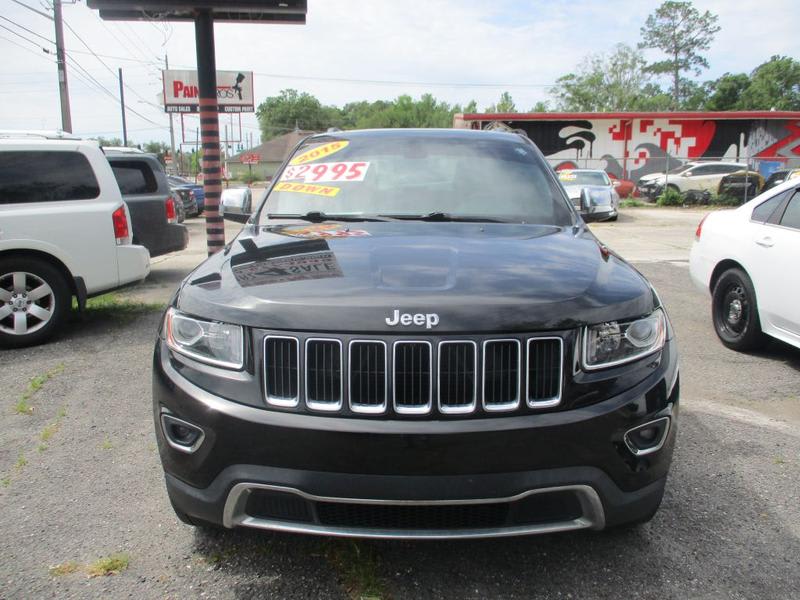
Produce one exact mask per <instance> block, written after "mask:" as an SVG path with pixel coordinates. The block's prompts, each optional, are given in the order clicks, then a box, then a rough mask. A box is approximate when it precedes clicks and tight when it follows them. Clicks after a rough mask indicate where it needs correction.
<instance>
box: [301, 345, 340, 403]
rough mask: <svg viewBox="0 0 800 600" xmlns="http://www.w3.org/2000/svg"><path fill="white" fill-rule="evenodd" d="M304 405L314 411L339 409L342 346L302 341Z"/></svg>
mask: <svg viewBox="0 0 800 600" xmlns="http://www.w3.org/2000/svg"><path fill="white" fill-rule="evenodd" d="M306 404H307V405H308V406H309V408H313V409H316V410H339V409H340V408H341V407H342V342H340V341H339V340H328V339H315V338H310V339H307V340H306Z"/></svg>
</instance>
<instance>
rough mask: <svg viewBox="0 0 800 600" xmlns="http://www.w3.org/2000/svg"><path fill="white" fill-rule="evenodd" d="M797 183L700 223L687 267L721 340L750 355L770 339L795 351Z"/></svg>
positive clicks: (798, 327) (799, 317) (799, 323)
mask: <svg viewBox="0 0 800 600" xmlns="http://www.w3.org/2000/svg"><path fill="white" fill-rule="evenodd" d="M799 258H800V179H795V180H790V181H786V182H784V183H782V184H780V185H779V186H777V187H775V188H773V189H771V190H769V191H768V192H765V193H763V194H761V195H760V196H757V197H756V198H754V199H753V200H751V201H750V202H748V203H747V204H744V205H742V206H740V207H739V208H737V209H735V210H723V211H716V212H712V213H710V214H708V215H707V216H706V217H704V218H703V220H702V221H701V222H700V225H698V227H697V233H696V235H695V242H694V245H693V246H692V252H691V256H690V261H689V269H690V273H691V277H692V280H693V281H694V283H695V284H696V285H697V286H698V287H699V288H700V289H701V290H703V291H705V292H707V293H709V292H710V293H711V318H712V321H713V323H714V329H715V330H716V332H717V335H718V336H719V338H720V340H721V341H722V343H723V344H725V345H726V346H727V347H729V348H733V349H734V350H742V351H745V350H754V349H756V348H758V347H760V346H761V345H763V343H764V341H765V335H764V334H767V335H769V336H772V337H774V338H777V339H779V340H782V341H784V342H786V343H788V344H792V345H793V346H796V347H798V348H800V303H798V298H800V275H798V273H800V268H799V267H798V259H799Z"/></svg>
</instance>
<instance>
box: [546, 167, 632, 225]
mask: <svg viewBox="0 0 800 600" xmlns="http://www.w3.org/2000/svg"><path fill="white" fill-rule="evenodd" d="M558 179H559V181H561V185H563V186H564V189H565V190H566V192H567V196H569V199H570V200H571V201H572V203H573V204H574V206H575V208H577V209H578V210H579V211H580V213H581V216H582V217H583V218H584V220H586V221H616V220H617V218H618V216H619V213H618V210H619V194H617V191H616V190H615V189H614V184H613V183H612V181H611V179H610V178H609V176H608V173H606V172H605V171H603V170H602V169H563V170H561V171H558Z"/></svg>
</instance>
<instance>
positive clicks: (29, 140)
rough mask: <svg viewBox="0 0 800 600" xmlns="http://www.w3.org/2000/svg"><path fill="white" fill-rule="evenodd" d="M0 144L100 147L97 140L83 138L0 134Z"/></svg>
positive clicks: (43, 146) (64, 147)
mask: <svg viewBox="0 0 800 600" xmlns="http://www.w3.org/2000/svg"><path fill="white" fill-rule="evenodd" d="M0 144H2V145H3V146H17V147H19V146H22V147H25V146H28V147H31V148H40V147H41V148H60V149H63V150H67V149H72V150H74V149H75V148H79V147H81V146H83V147H87V146H89V147H92V148H98V149H99V148H100V146H99V145H98V144H97V141H96V140H81V139H71V138H70V139H46V138H37V137H3V136H0Z"/></svg>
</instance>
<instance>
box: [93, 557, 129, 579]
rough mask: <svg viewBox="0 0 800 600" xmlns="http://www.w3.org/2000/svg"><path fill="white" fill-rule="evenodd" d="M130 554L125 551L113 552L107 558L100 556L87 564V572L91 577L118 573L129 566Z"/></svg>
mask: <svg viewBox="0 0 800 600" xmlns="http://www.w3.org/2000/svg"><path fill="white" fill-rule="evenodd" d="M129 564H130V556H128V555H127V554H125V553H124V552H119V553H117V554H112V555H111V556H108V557H106V558H100V559H98V560H96V561H95V562H93V563H91V564H90V565H87V567H86V572H87V573H88V575H89V577H103V576H106V575H117V574H118V573H120V572H121V571H124V570H125V569H127V568H128V565H129Z"/></svg>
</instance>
